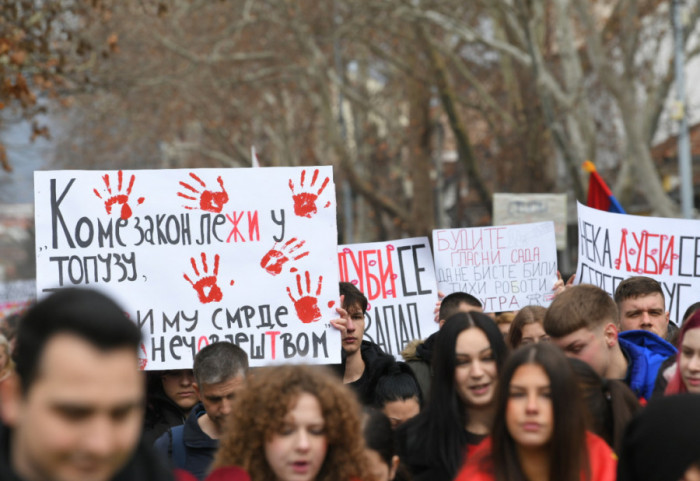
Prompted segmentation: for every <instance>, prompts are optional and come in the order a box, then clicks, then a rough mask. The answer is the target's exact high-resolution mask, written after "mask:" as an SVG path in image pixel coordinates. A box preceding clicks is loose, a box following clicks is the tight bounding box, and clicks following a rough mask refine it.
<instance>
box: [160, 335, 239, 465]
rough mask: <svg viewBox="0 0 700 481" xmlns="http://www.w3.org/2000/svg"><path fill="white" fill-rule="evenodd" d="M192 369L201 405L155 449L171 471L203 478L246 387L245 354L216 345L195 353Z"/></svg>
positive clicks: (223, 344) (227, 343)
mask: <svg viewBox="0 0 700 481" xmlns="http://www.w3.org/2000/svg"><path fill="white" fill-rule="evenodd" d="M193 370H194V377H195V385H194V386H195V390H196V391H197V394H198V395H199V398H200V400H201V403H200V404H197V405H196V406H195V407H194V408H192V411H191V412H190V415H189V416H188V417H187V421H185V424H184V426H176V427H174V428H170V429H168V431H167V432H165V434H163V435H162V436H161V437H159V438H158V439H157V440H156V442H155V445H154V446H155V448H156V450H157V451H158V452H160V453H161V454H162V455H163V457H164V458H166V459H168V460H169V461H170V463H171V465H172V467H173V468H179V469H184V470H185V471H188V472H189V473H191V474H193V475H194V476H195V477H197V478H198V479H204V477H205V476H206V474H207V473H208V471H209V466H210V465H211V463H212V461H213V460H214V454H216V450H217V449H218V447H219V438H220V437H221V435H222V434H223V430H224V425H225V421H226V417H227V416H228V414H229V413H230V412H231V405H232V403H233V399H234V397H235V395H236V393H237V392H238V391H239V390H240V389H242V388H243V386H244V384H245V377H246V375H247V372H248V355H247V354H246V353H245V351H244V350H243V349H241V348H240V347H238V346H236V345H234V344H231V343H230V342H216V343H214V344H210V345H209V346H207V347H205V348H204V349H202V350H201V351H199V352H198V353H197V355H196V356H195V358H194V369H193Z"/></svg>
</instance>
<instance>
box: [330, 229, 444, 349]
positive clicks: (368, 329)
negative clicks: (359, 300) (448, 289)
mask: <svg viewBox="0 0 700 481" xmlns="http://www.w3.org/2000/svg"><path fill="white" fill-rule="evenodd" d="M338 265H339V267H340V280H341V281H344V282H352V283H353V284H354V285H355V286H357V288H358V289H360V291H362V292H363V293H364V294H365V296H367V299H368V301H369V306H368V308H367V312H366V314H365V336H364V338H365V339H366V340H368V341H371V342H374V343H375V344H377V345H379V347H381V348H382V350H383V351H384V352H386V353H388V354H392V355H394V356H395V357H396V359H397V360H402V358H401V351H403V349H404V347H406V344H408V343H409V342H411V341H412V340H414V339H425V338H426V337H428V336H429V335H430V334H432V333H434V332H435V331H437V329H438V325H437V323H435V322H434V320H433V319H434V317H435V316H434V313H433V311H434V310H435V302H436V301H437V284H436V282H435V268H434V267H433V258H432V254H431V252H430V242H429V241H428V238H427V237H416V238H412V239H401V240H394V241H389V242H373V243H367V244H348V245H340V246H338Z"/></svg>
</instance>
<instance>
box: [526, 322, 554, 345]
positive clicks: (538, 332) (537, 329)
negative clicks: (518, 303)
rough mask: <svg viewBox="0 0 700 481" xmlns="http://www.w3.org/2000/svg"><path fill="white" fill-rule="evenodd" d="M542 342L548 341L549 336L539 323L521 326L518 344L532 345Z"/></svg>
mask: <svg viewBox="0 0 700 481" xmlns="http://www.w3.org/2000/svg"><path fill="white" fill-rule="evenodd" d="M542 341H549V336H548V335H547V333H546V332H544V327H542V324H540V323H539V322H532V323H530V324H525V325H524V326H523V333H522V338H521V340H520V344H521V345H524V344H533V343H538V342H542Z"/></svg>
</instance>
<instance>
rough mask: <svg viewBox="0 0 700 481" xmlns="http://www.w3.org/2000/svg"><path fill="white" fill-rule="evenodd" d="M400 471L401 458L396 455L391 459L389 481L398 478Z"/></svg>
mask: <svg viewBox="0 0 700 481" xmlns="http://www.w3.org/2000/svg"><path fill="white" fill-rule="evenodd" d="M398 469H399V457H398V456H396V455H394V456H392V457H391V465H389V480H390V481H391V480H393V479H394V478H395V477H396V471H397V470H398Z"/></svg>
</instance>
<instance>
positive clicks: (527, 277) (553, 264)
mask: <svg viewBox="0 0 700 481" xmlns="http://www.w3.org/2000/svg"><path fill="white" fill-rule="evenodd" d="M433 249H434V251H435V252H434V255H435V269H436V273H437V281H438V289H440V291H442V292H444V293H445V294H449V293H452V292H457V291H462V292H466V293H468V294H471V295H473V296H475V297H476V298H478V299H479V300H480V301H481V303H482V304H483V307H484V312H501V311H514V310H517V309H520V308H522V307H525V306H528V305H541V306H548V305H549V304H550V303H551V301H552V287H553V286H554V283H555V282H556V280H557V250H556V247H555V241H554V224H553V223H552V222H538V223H534V224H520V225H510V226H494V227H474V228H469V229H442V230H434V231H433Z"/></svg>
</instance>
